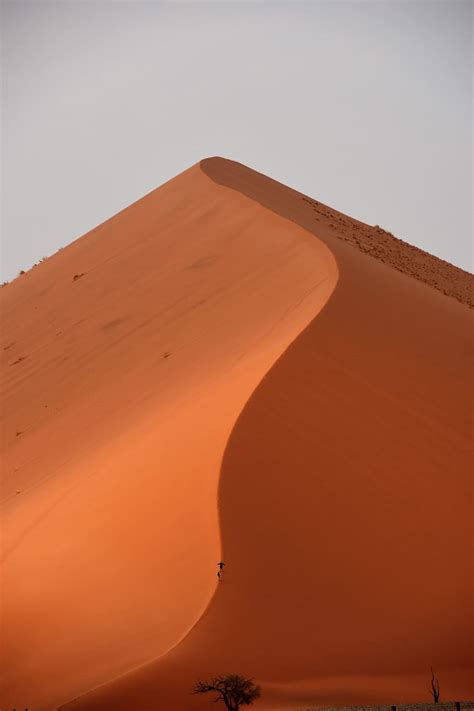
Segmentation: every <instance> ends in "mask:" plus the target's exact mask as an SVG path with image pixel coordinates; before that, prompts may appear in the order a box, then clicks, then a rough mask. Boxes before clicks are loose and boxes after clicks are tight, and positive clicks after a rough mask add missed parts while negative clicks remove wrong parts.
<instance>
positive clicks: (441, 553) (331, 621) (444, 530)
mask: <svg viewBox="0 0 474 711" xmlns="http://www.w3.org/2000/svg"><path fill="white" fill-rule="evenodd" d="M201 167H202V170H203V171H204V172H205V173H206V174H207V175H208V176H209V177H210V178H211V179H212V180H213V181H215V182H216V183H217V184H220V185H221V186H223V187H226V188H229V187H230V188H232V189H233V190H235V191H236V195H245V196H247V197H248V198H250V199H252V200H254V201H256V202H257V203H259V204H261V205H262V206H264V207H265V208H266V209H269V210H270V211H272V212H273V213H274V214H278V215H280V217H282V218H284V219H291V220H292V221H293V223H294V224H295V226H296V225H299V226H302V227H304V228H305V229H306V230H307V231H308V234H310V233H312V234H313V235H314V239H315V241H316V242H319V241H321V242H322V243H324V244H325V246H326V248H327V249H328V250H329V251H330V253H331V254H332V255H333V257H334V259H335V261H336V263H337V269H338V272H339V279H338V282H337V285H336V287H335V289H334V291H333V293H332V295H331V297H330V298H329V301H328V302H327V304H326V306H325V307H324V308H323V309H322V310H321V311H320V312H319V313H318V314H317V315H316V316H315V318H314V319H313V321H312V322H311V323H310V324H309V325H308V326H307V327H306V329H305V330H304V331H303V332H302V333H301V334H300V335H299V336H298V338H296V340H294V341H293V343H292V344H291V345H290V346H289V348H288V349H287V350H286V351H285V353H284V354H283V355H282V357H281V358H280V359H279V360H278V361H277V363H276V364H275V365H273V367H272V368H271V369H270V370H269V372H268V373H267V375H266V376H265V378H264V379H263V380H262V381H261V382H260V384H259V385H258V387H257V388H256V389H255V391H254V392H253V394H252V397H251V398H250V400H249V401H248V402H247V403H246V405H245V407H244V408H243V410H242V412H241V414H240V416H239V418H238V420H237V423H236V424H235V426H234V428H233V430H232V433H231V435H230V437H229V438H228V441H227V446H226V449H225V454H224V458H223V461H222V465H221V471H220V482H219V501H218V505H219V517H220V531H221V539H222V554H223V559H224V561H225V562H226V569H225V574H224V576H223V580H222V582H221V583H220V584H219V588H218V590H217V592H216V594H215V595H214V597H213V598H212V600H211V602H210V605H209V606H208V608H207V609H206V611H205V613H204V614H203V615H202V617H201V618H200V619H199V621H198V623H197V624H196V625H195V626H194V628H193V629H192V630H191V631H190V633H189V634H188V635H187V636H186V637H185V639H184V640H183V641H182V642H181V643H180V644H178V645H177V646H176V647H175V648H174V649H172V650H171V651H170V652H168V653H167V654H165V655H163V656H162V657H161V658H157V659H156V660H155V661H154V662H152V663H149V664H146V665H143V666H142V667H140V668H139V669H136V670H132V671H131V672H130V673H128V674H125V675H123V676H121V677H120V678H117V679H115V680H111V681H110V682H109V683H108V684H105V685H104V686H102V687H101V688H99V689H97V690H95V691H93V692H91V693H89V694H87V695H85V696H83V697H81V698H78V699H77V700H76V701H74V702H72V703H70V704H68V705H67V706H66V707H65V708H66V709H67V710H68V711H72V710H74V711H79V710H80V711H99V710H100V711H104V710H110V711H111V710H112V709H113V710H114V711H129V710H131V709H134V710H135V711H145V710H146V711H148V710H149V709H173V710H177V711H184V710H188V709H205V708H208V707H209V701H210V700H209V699H206V698H203V697H196V696H191V695H190V694H189V691H190V689H191V687H192V685H193V683H194V682H195V680H196V679H197V678H199V677H206V676H210V675H213V674H218V673H229V672H233V673H241V674H245V675H249V676H253V677H255V678H256V679H257V680H258V681H259V682H260V683H261V684H262V686H263V697H262V700H261V701H260V702H259V704H258V706H259V707H261V708H285V707H293V708H298V707H302V706H303V705H307V706H310V705H318V704H320V705H337V704H345V705H346V704H357V703H358V704H367V703H401V702H403V701H407V702H408V701H417V700H419V701H421V700H428V699H429V676H430V672H429V668H430V666H431V665H432V666H433V667H434V668H435V669H436V673H437V675H438V677H439V678H440V680H441V685H442V690H443V698H444V699H448V698H453V699H454V698H457V699H462V698H473V696H474V681H473V680H474V660H473V650H474V645H473V606H472V601H473V575H472V532H473V531H472V526H473V483H472V451H471V449H470V426H471V418H472V351H473V349H472V335H471V334H472V311H471V310H470V309H469V308H468V305H467V304H466V302H467V301H468V300H470V299H471V293H472V292H471V290H472V279H471V277H469V275H467V274H466V273H465V272H462V270H458V269H456V268H455V267H452V266H451V265H447V264H446V263H444V262H442V261H441V260H438V259H436V258H434V257H432V256H430V255H426V254H425V253H423V252H421V251H420V250H417V249H415V248H413V247H410V246H409V245H405V244H404V243H403V242H400V241H399V240H395V239H394V238H392V237H391V236H390V235H386V234H385V233H380V231H379V230H376V229H375V228H371V227H369V226H367V225H362V223H359V222H357V221H354V220H351V218H348V217H346V216H342V215H341V214H340V213H337V212H335V211H333V210H331V209H330V208H327V207H325V206H322V205H320V204H319V203H316V201H312V200H309V199H308V198H305V197H304V196H302V195H300V194H299V193H296V192H295V191H292V190H290V189H288V188H286V187H284V186H282V185H280V184H278V183H275V182H274V181H272V180H270V179H268V178H266V177H264V176H262V175H260V174H258V173H255V172H254V171H252V170H250V169H248V168H245V167H244V166H241V165H239V164H236V163H232V162H230V161H225V160H223V159H209V160H206V161H203V162H202V164H201ZM339 218H341V220H342V221H341V222H340V223H338V220H339ZM249 315H250V312H249Z"/></svg>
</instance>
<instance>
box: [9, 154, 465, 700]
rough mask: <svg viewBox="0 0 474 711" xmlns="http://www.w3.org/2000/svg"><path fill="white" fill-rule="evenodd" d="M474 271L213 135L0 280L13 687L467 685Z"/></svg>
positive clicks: (130, 695)
mask: <svg viewBox="0 0 474 711" xmlns="http://www.w3.org/2000/svg"><path fill="white" fill-rule="evenodd" d="M82 273H84V276H82V277H80V278H77V279H76V280H74V275H75V274H77V275H78V274H82ZM471 290H472V282H471V281H470V277H469V275H467V274H466V273H465V272H462V270H458V269H456V268H455V267H452V266H451V265H447V264H446V263H444V262H441V260H437V259H436V258H434V257H432V256H430V255H426V254H425V253H423V252H421V251H420V250H416V249H415V248H413V247H410V246H408V245H405V244H404V243H402V242H400V241H398V240H396V239H395V238H393V237H392V236H390V235H388V234H386V233H383V232H381V231H380V230H376V229H375V228H370V227H369V226H367V225H363V224H362V223H360V222H357V221H355V220H352V219H351V218H348V217H346V216H344V215H342V214H341V213H338V212H336V211H334V210H331V209H330V208H328V207H326V206H324V205H321V204H320V203H317V202H316V201H314V200H310V199H309V198H306V197H305V196H302V195H300V194H299V193H296V192H295V191H292V190H290V189H288V188H285V187H284V186H281V185H279V184H278V183H275V182H274V181H272V180H270V179H268V178H266V177H265V176H261V175H259V174H258V173H255V172H254V171H251V170H250V169H248V168H245V167H244V166H241V165H239V164H235V163H232V162H231V161H225V160H223V159H209V160H206V161H203V162H202V163H201V164H200V166H195V167H193V168H191V169H190V170H189V171H186V172H185V173H183V174H182V175H181V176H178V178H175V179H174V180H172V181H170V182H169V183H167V184H166V185H165V186H163V187H162V188H160V189H158V190H157V191H155V192H153V193H151V194H150V195H149V196H147V197H145V198H144V199H143V200H141V201H139V202H138V203H136V204H135V205H133V206H131V207H130V208H128V209H127V210H125V211H124V212H122V213H120V214H119V215H117V216H116V217H114V218H112V220H109V221H108V222H107V223H105V224H104V225H102V226H100V227H99V228H97V229H96V230H94V231H93V232H92V233H90V234H89V235H86V236H85V237H83V238H82V239H81V240H78V241H77V242H75V243H74V244H73V245H71V246H70V247H68V248H66V249H65V250H63V251H62V252H60V253H58V254H57V255H55V257H53V258H52V259H50V260H48V261H47V262H45V263H43V264H41V265H40V266H39V267H37V268H35V269H34V270H33V271H31V272H30V273H28V274H26V275H25V276H23V277H21V278H20V279H18V280H16V281H15V282H14V283H13V284H11V285H9V286H8V287H6V288H5V289H3V290H2V300H4V302H5V307H4V308H5V314H6V318H5V332H6V336H7V342H6V347H7V350H6V351H4V357H5V356H6V362H5V369H4V372H5V379H4V383H5V384H4V388H5V403H6V417H5V419H6V424H5V443H6V445H8V446H7V455H6V456H7V457H8V469H7V470H6V476H5V487H4V499H3V506H4V514H3V516H4V521H5V527H4V529H5V536H4V552H5V556H4V558H5V560H4V568H3V575H4V581H5V583H4V627H5V639H6V646H5V649H6V651H7V654H6V663H5V673H4V681H3V683H4V687H3V688H4V691H3V694H4V695H3V696H2V699H3V698H4V699H5V701H4V702H3V703H4V704H5V705H8V704H9V705H14V704H16V705H17V706H22V705H27V704H29V705H30V707H32V708H35V709H38V711H42V710H43V709H44V710H45V711H46V709H48V710H49V709H52V708H55V707H56V706H58V705H60V704H65V703H66V702H67V701H70V700H71V699H73V698H74V697H78V698H77V699H76V701H74V702H71V703H69V704H66V706H65V708H67V709H83V710H96V709H97V711H98V710H99V709H100V710H101V711H102V710H104V709H114V710H115V711H120V710H122V709H123V711H125V710H127V711H128V710H129V709H132V708H133V709H134V710H140V709H142V710H143V711H145V710H146V709H151V708H162V709H176V710H179V711H180V710H183V711H184V710H185V709H199V708H202V709H204V708H208V706H209V700H208V699H203V698H198V697H193V696H190V695H189V689H190V687H191V685H192V683H193V682H194V680H195V679H196V678H197V677H199V676H206V675H210V674H214V673H219V672H232V671H234V672H238V673H243V674H248V675H251V676H254V677H256V678H257V679H258V681H259V682H260V683H262V685H263V689H264V696H263V698H262V701H261V702H260V703H259V707H260V706H261V707H262V708H275V709H276V708H284V707H291V706H293V707H295V706H298V705H300V706H301V705H303V704H307V705H310V704H311V705H317V704H322V705H330V704H332V705H336V704H338V703H339V704H353V703H387V702H393V703H397V702H398V703H399V702H403V701H407V702H408V701H417V700H426V699H427V693H428V692H427V683H428V681H429V667H430V665H433V666H434V667H435V668H436V670H437V674H438V676H439V677H440V680H441V686H442V692H443V696H444V698H448V697H449V696H451V697H456V698H462V697H464V698H466V697H469V696H471V697H472V696H473V695H474V687H473V685H472V681H471V680H472V678H473V671H474V660H473V653H472V650H473V644H472V642H473V620H472V599H473V589H472V586H473V579H472V568H471V556H470V553H471V550H470V546H471V545H472V513H473V507H472V504H473V498H472V493H473V492H472V478H471V474H470V463H471V456H472V455H471V452H470V448H469V435H470V432H469V421H470V416H471V403H472V400H471V398H472V394H471V393H472V390H471V388H472V370H471V358H472V341H471V338H470V333H471V332H472V312H471V311H470V310H469V308H468V307H467V304H466V302H467V301H468V300H469V299H470V298H471V296H470V294H472V291H471ZM58 334H59V335H58ZM10 343H11V344H12V345H11V346H10ZM20 358H23V359H24V360H21V361H19V359H20ZM45 405H48V407H47V408H46V407H45ZM19 431H20V432H21V434H19V435H17V432H19ZM17 492H19V493H17ZM217 493H218V507H217V506H216V494H217ZM221 555H222V556H223V559H224V560H225V561H226V563H227V567H226V570H225V575H224V576H223V580H222V582H221V583H220V584H219V587H218V589H217V590H216V585H215V572H214V569H215V563H216V561H217V560H218V559H219V556H221ZM139 665H140V666H139ZM136 667H138V668H136ZM99 685H100V686H99ZM95 686H99V688H97V689H96V690H95V691H90V692H89V693H85V692H87V691H88V690H90V689H92V688H93V687H95Z"/></svg>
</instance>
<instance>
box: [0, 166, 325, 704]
mask: <svg viewBox="0 0 474 711" xmlns="http://www.w3.org/2000/svg"><path fill="white" fill-rule="evenodd" d="M137 235H138V236H137ZM162 235H163V236H162ZM157 236H158V237H159V240H158V238H157ZM162 263H164V266H162ZM203 269H204V270H206V278H204V277H203V276H201V273H202V270H203ZM75 274H81V275H83V276H81V277H80V279H79V280H75V279H74V280H73V278H72V277H73V275H75ZM143 274H145V275H146V276H148V275H149V278H148V279H146V280H144V279H143ZM177 275H179V278H178V277H177ZM336 281H337V268H336V264H335V261H334V259H333V257H332V255H331V253H330V251H329V250H328V249H327V248H326V247H325V246H324V245H323V244H321V243H318V241H317V240H314V238H313V237H312V236H310V235H308V234H307V232H306V231H305V230H303V229H301V228H299V227H297V226H295V225H293V224H292V223H291V222H289V221H286V220H282V219H281V217H279V216H276V215H274V214H272V213H271V212H270V211H268V210H267V209H266V208H264V207H262V206H260V205H258V204H256V203H255V202H254V201H251V200H249V199H248V198H246V197H245V196H242V195H239V194H237V193H235V191H233V190H230V189H228V188H225V187H222V186H218V185H216V184H215V182H213V181H211V180H210V179H209V178H208V177H207V176H206V175H204V174H203V173H202V171H201V170H200V169H199V166H195V167H193V168H191V169H189V170H188V171H186V172H185V173H183V174H182V175H180V176H178V177H177V178H175V179H174V180H172V181H170V182H169V183H167V184H166V185H165V186H162V188H159V189H158V190H156V191H154V192H153V193H151V194H150V195H149V196H146V197H145V198H143V199H142V200H140V201H138V203H135V204H134V205H133V206H131V207H130V208H128V209H127V210H125V211H123V212H122V213H119V215H116V216H115V217H114V218H112V219H111V220H109V221H108V222H107V223H104V225H101V226H100V227H99V228H96V230H93V231H92V232H91V233H89V234H88V235H86V236H85V237H84V238H81V239H80V240H78V241H77V242H75V243H73V245H71V246H70V247H68V248H66V249H65V250H62V251H61V252H60V253H58V254H57V255H55V256H54V257H53V258H52V259H50V260H47V262H45V263H43V264H41V265H40V266H39V267H37V268H35V269H34V270H32V271H31V272H30V273H28V274H27V275H25V276H24V277H22V278H21V279H19V280H16V281H15V282H13V283H12V284H11V285H8V286H7V287H5V288H4V289H3V290H2V299H4V303H5V307H6V308H5V313H6V329H5V330H6V334H7V339H8V343H7V347H8V351H7V353H6V359H5V371H4V374H5V379H4V392H5V394H6V397H7V398H9V400H10V403H9V408H8V412H10V413H11V416H10V420H7V422H6V426H5V434H6V437H5V439H6V442H7V444H9V447H8V449H7V457H8V458H9V459H8V462H7V464H8V465H9V473H8V476H7V477H6V479H5V489H4V502H3V505H4V522H5V539H4V548H3V550H4V553H5V560H4V564H3V566H4V567H3V574H4V580H5V596H4V612H5V622H6V624H5V640H6V644H5V648H8V649H9V657H8V659H6V660H5V665H4V671H3V691H2V702H3V703H4V704H6V705H12V706H13V705H15V706H16V707H22V706H29V707H31V706H33V707H34V708H35V709H37V711H42V710H43V709H45V710H46V709H48V710H49V709H51V708H53V707H56V706H57V705H58V704H59V703H61V702H62V701H63V700H64V699H65V698H71V696H75V695H77V694H78V693H80V692H81V691H84V689H88V688H89V689H90V688H91V687H95V686H96V685H97V684H99V683H101V681H103V680H104V679H110V678H114V677H116V676H117V675H120V674H121V673H123V672H125V671H126V670H129V669H130V668H134V667H136V666H137V665H140V664H143V663H144V662H145V661H146V660H147V659H150V658H154V657H155V656H158V655H160V654H163V653H165V652H166V650H168V649H170V648H172V647H173V646H174V645H175V644H176V643H177V641H178V640H179V639H181V638H183V636H185V635H186V634H187V631H188V630H189V629H191V628H192V627H193V625H194V623H195V621H196V620H197V619H199V617H200V616H201V615H202V611H203V610H204V609H205V608H206V605H207V604H208V601H209V599H210V598H211V596H212V594H213V591H214V589H215V580H216V578H215V574H214V572H213V570H215V562H216V560H218V559H219V558H218V556H219V548H220V541H219V527H218V522H217V511H216V506H215V501H216V490H217V483H218V475H219V471H220V464H221V459H222V455H223V452H224V449H225V446H226V444H227V439H228V436H229V433H230V432H231V430H232V427H233V425H234V423H235V420H236V418H237V417H238V415H239V413H240V412H241V411H242V409H243V407H244V405H245V402H246V400H247V399H248V397H249V396H250V394H251V393H252V392H253V390H254V389H255V387H256V386H257V385H258V383H259V382H260V380H261V379H262V377H264V375H265V373H266V372H267V371H268V370H269V369H270V368H271V366H272V364H273V363H274V362H275V360H276V359H277V358H278V357H279V356H280V354H281V353H282V352H283V351H284V350H285V348H286V347H287V346H288V344H289V343H290V342H291V341H292V340H293V339H294V338H296V337H297V335H298V333H300V332H301V331H302V330H303V329H304V327H305V326H306V325H307V323H308V322H309V321H310V320H311V319H312V318H313V317H314V315H315V313H317V312H318V310H320V309H321V308H323V306H324V305H325V303H326V302H327V300H328V298H329V297H330V294H331V293H332V290H333V288H334V285H335V283H336ZM123 284H126V287H125V288H124V287H123V286H122V285H123ZM81 287H83V288H81ZM73 289H74V291H73ZM137 295H138V296H137ZM55 302H57V303H60V304H61V305H62V311H61V312H58V313H55V314H54V317H53V319H52V320H51V315H52V314H51V304H54V303H55ZM137 302H138V303H139V304H140V309H139V311H138V310H137V309H136V303H137ZM155 304H158V306H159V307H160V308H159V310H158V311H157V309H156V307H155V306H154V305H155ZM63 314H65V318H66V321H67V323H62V322H61V319H62V317H63ZM249 314H251V317H250V318H249ZM117 329H118V331H117ZM63 332H66V333H67V337H68V343H67V344H66V345H65V344H64V342H61V341H58V340H57V338H58V337H59V336H58V334H59V335H61V334H62V333H63ZM97 334H99V336H97ZM109 334H111V335H109ZM53 336H54V337H55V338H53ZM10 344H12V348H11V349H10ZM168 351H169V353H170V355H169V357H168V356H166V357H164V355H163V354H164V353H167V352H168ZM24 354H26V358H25V363H24V364H23V363H22V364H21V369H20V367H19V364H17V363H16V360H17V358H18V357H21V358H23V356H24ZM4 356H5V353H4ZM69 362H72V363H73V364H74V363H75V364H79V372H78V371H77V365H76V366H75V368H74V369H72V370H68V367H69V366H68V363H69ZM12 363H13V364H14V366H15V367H13V365H12ZM82 363H84V366H83V369H82V370H81V365H82ZM165 367H166V371H164V368H165ZM23 368H24V369H23ZM150 379H152V382H153V387H150ZM78 380H79V381H80V387H78V385H77V381H78ZM57 381H59V382H60V384H61V391H62V390H65V391H67V392H68V397H69V402H68V403H67V404H66V405H64V404H63V403H60V402H59V401H58V398H59V397H60V396H61V391H60V392H58V393H57V392H56V391H57V387H56V382H57ZM117 383H119V385H120V387H119V388H117ZM156 383H158V384H159V390H158V385H157V384H156ZM35 387H36V388H37V392H35ZM158 392H159V398H158V397H157V395H156V394H155V393H158ZM44 393H47V394H48V401H47V405H48V410H49V413H51V411H53V415H51V414H48V413H45V412H44V411H43V410H42V409H41V408H43V407H44V406H45V405H44V404H43V403H44V402H45V401H44V400H43V399H42V398H43V397H44ZM56 394H57V396H58V398H57V399H56V401H55V395H56ZM61 405H62V406H61ZM38 411H41V418H40V419H39V418H38ZM56 413H58V414H56ZM18 420H20V421H21V425H20V426H21V428H22V430H23V431H22V432H21V436H17V435H16V431H17V429H18V427H19V425H18ZM124 422H125V426H124V424H123V423H124ZM157 432H159V433H160V440H159V441H157V438H156V433H157ZM9 440H10V442H9ZM183 440H184V442H183ZM183 445H184V446H183ZM58 452H59V453H60V455H61V456H59V454H58ZM137 452H138V454H137ZM32 455H34V456H32ZM157 470H158V471H159V472H160V479H156V475H155V472H156V471H157ZM45 472H48V474H47V475H45ZM130 472H133V483H131V479H130ZM16 491H20V493H21V494H22V496H19V495H16V496H15V493H16ZM183 492H185V494H186V495H185V496H183ZM170 542H171V543H172V545H170ZM183 570H184V571H185V575H183V572H182V571H183ZM84 571H87V575H86V576H84ZM190 580H192V581H193V582H192V585H191V586H190V585H189V581H190ZM71 610H73V611H74V612H73V614H71ZM157 618H158V619H157ZM160 645H161V649H160ZM84 658H87V660H88V661H87V665H84V663H83V660H84Z"/></svg>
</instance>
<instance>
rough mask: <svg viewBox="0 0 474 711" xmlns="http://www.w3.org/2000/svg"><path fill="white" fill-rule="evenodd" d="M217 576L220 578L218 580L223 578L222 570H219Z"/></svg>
mask: <svg viewBox="0 0 474 711" xmlns="http://www.w3.org/2000/svg"><path fill="white" fill-rule="evenodd" d="M217 578H218V580H220V579H221V571H220V570H218V571H217Z"/></svg>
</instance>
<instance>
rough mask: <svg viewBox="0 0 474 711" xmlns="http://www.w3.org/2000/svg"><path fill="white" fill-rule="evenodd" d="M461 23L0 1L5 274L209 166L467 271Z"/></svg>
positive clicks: (395, 11)
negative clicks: (237, 168) (226, 168)
mask: <svg viewBox="0 0 474 711" xmlns="http://www.w3.org/2000/svg"><path fill="white" fill-rule="evenodd" d="M472 15H473V5H472V3H471V2H469V1H467V2H463V1H457V0H448V1H447V2H444V1H443V0H433V1H432V0H421V1H419V0H402V1H396V0H375V1H371V0H365V1H361V2H359V1H357V0H353V1H352V2H351V1H349V2H343V1H338V0H331V1H318V0H313V1H308V2H297V1H291V0H287V1H286V2H284V1H278V2H277V1H275V2H272V1H271V0H267V1H265V0H262V1H260V2H258V1H255V2H252V1H244V0H241V1H237V2H232V1H231V0H215V1H214V2H201V1H200V0H195V1H193V2H180V1H175V2H160V1H158V0H155V1H152V0H149V1H148V2H143V1H140V0H135V1H133V2H132V1H119V0H117V1H114V0H88V1H87V2H86V1H81V0H58V1H57V2H43V1H42V0H34V1H33V2H23V1H22V0H13V1H12V2H8V1H4V2H3V3H2V55H3V56H2V66H3V82H2V119H3V131H2V140H3V155H2V178H3V215H2V221H3V224H2V228H3V229H2V246H3V250H2V252H3V273H4V278H5V279H10V278H11V277H12V276H14V275H15V274H16V273H17V272H18V271H19V270H20V269H27V268H29V267H30V266H31V265H32V264H33V263H34V262H35V261H37V260H39V259H40V258H41V257H43V256H47V255H50V254H52V253H53V252H55V251H56V250H57V249H58V248H59V247H61V246H64V245H66V244H68V243H69V242H71V241H72V240H73V239H75V238H76V237H78V236H80V235H81V234H83V233H85V232H86V231H88V230H89V229H91V228H92V227H94V226H95V225H97V224H99V223H101V222H103V221H104V220H105V219H107V218H108V217H110V216H111V215H113V214H114V213H116V212H117V211H119V210H120V209H122V208H124V207H126V206H127V205H128V204H130V203H131V202H133V201H134V200H136V199H138V198H140V197H141V196H142V195H144V194H145V193H147V192H149V191H150V190H152V189H153V188H155V187H157V186H158V185H160V184H161V183H163V182H165V181H166V180H168V179H169V178H171V177H173V176H174V175H176V174H177V173H179V172H181V171H182V170H184V169H185V168H187V167H188V166H190V165H191V164H193V163H195V162H196V161H198V160H199V159H201V158H204V157H206V156H211V155H221V156H225V157H228V158H232V159H235V160H238V161H240V162H242V163H245V164H246V165H249V166H251V167H253V168H255V169H257V170H259V171H261V172H263V173H266V174H267V175H270V176H271V177H273V178H275V179H276V180H279V181H281V182H283V183H285V184H287V185H290V186H291V187H294V188H296V189H298V190H301V191H303V192H305V193H307V194H308V195H310V196H312V197H315V198H317V199H318V200H322V201H323V202H326V203H328V204H329V205H331V206H332V207H335V208H337V209H338V210H341V211H342V212H346V213H348V214H349V215H353V216H354V217H357V218H359V219H361V220H364V221H367V222H369V223H372V224H375V223H378V224H380V225H381V226H382V227H385V228H386V229H389V230H391V231H392V232H394V233H395V234H396V235H397V236H399V237H401V238H402V239H404V240H406V241H408V242H411V243H412V244H416V245H417V246H419V247H421V248H423V249H425V250H427V251H429V252H432V253H433V254H436V255H438V256H440V257H442V258H443V259H447V260H448V261H451V262H453V263H454V264H457V265H458V266H461V267H463V268H465V269H469V270H472V246H471V239H472Z"/></svg>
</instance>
